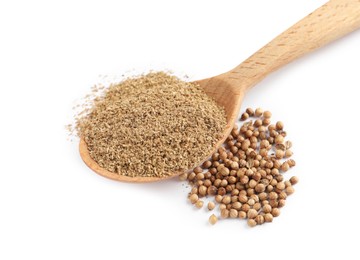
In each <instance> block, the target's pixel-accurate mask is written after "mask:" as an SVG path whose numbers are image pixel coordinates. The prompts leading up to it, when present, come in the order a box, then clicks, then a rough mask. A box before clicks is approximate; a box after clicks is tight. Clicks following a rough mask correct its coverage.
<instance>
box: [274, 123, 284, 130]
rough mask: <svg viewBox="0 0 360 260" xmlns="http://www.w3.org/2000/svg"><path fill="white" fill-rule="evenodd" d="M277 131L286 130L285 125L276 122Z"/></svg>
mask: <svg viewBox="0 0 360 260" xmlns="http://www.w3.org/2000/svg"><path fill="white" fill-rule="evenodd" d="M275 126H276V130H283V129H284V123H283V122H281V121H277V122H276V125H275Z"/></svg>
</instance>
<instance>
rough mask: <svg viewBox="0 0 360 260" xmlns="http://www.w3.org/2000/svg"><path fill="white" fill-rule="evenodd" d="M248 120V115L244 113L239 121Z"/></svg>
mask: <svg viewBox="0 0 360 260" xmlns="http://www.w3.org/2000/svg"><path fill="white" fill-rule="evenodd" d="M248 118H249V114H248V113H246V112H244V113H243V114H242V115H241V118H240V120H242V121H244V120H246V119H248Z"/></svg>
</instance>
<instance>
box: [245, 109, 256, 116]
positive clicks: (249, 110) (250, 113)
mask: <svg viewBox="0 0 360 260" xmlns="http://www.w3.org/2000/svg"><path fill="white" fill-rule="evenodd" d="M246 113H248V115H249V116H253V115H254V114H255V112H254V110H253V109H252V108H250V107H248V108H247V109H246Z"/></svg>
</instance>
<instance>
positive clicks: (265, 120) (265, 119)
mask: <svg viewBox="0 0 360 260" xmlns="http://www.w3.org/2000/svg"><path fill="white" fill-rule="evenodd" d="M270 123H271V121H270V118H264V119H263V121H262V124H263V125H264V126H267V125H270Z"/></svg>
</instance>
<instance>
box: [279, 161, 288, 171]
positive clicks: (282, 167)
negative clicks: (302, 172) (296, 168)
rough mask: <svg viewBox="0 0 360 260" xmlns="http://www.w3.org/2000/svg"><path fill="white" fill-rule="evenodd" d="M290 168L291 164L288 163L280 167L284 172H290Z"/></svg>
mask: <svg viewBox="0 0 360 260" xmlns="http://www.w3.org/2000/svg"><path fill="white" fill-rule="evenodd" d="M289 168H290V166H289V163H287V162H284V163H283V164H282V165H281V167H280V169H281V170H282V171H283V172H286V171H288V170H289Z"/></svg>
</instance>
